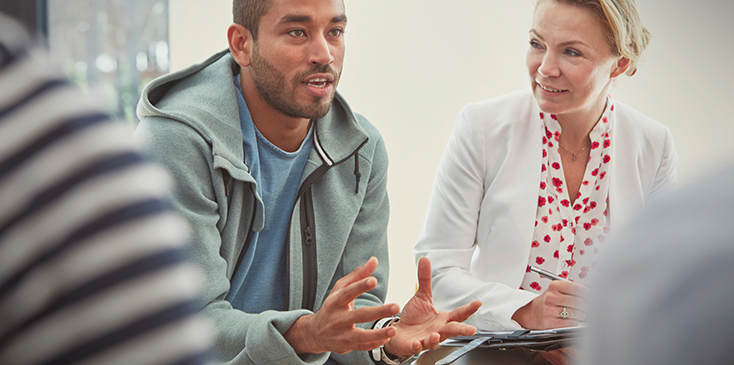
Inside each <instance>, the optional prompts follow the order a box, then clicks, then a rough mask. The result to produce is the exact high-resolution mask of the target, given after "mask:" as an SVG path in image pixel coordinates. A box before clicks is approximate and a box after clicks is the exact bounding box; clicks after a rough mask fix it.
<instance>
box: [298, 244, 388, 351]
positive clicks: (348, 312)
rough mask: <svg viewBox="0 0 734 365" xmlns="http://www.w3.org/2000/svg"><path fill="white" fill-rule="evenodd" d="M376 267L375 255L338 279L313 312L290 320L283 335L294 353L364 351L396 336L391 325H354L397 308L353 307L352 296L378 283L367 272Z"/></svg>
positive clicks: (384, 314) (372, 319) (384, 315)
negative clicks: (385, 326)
mask: <svg viewBox="0 0 734 365" xmlns="http://www.w3.org/2000/svg"><path fill="white" fill-rule="evenodd" d="M376 268H377V259H376V258H374V257H372V258H370V259H369V260H368V261H367V263H365V264H364V265H362V266H360V267H358V268H356V269H354V271H352V272H351V273H350V274H349V275H347V276H345V277H343V278H341V279H339V280H338V281H337V282H336V284H335V285H334V288H332V290H331V293H330V294H329V296H328V297H327V298H326V300H325V301H324V305H323V306H322V307H321V308H320V309H319V310H318V311H317V312H316V313H314V314H309V315H305V316H302V317H300V318H298V319H297V320H296V322H294V323H293V325H292V326H291V328H290V329H289V330H288V331H287V332H286V333H285V336H284V337H285V339H286V341H288V343H289V344H290V345H291V347H293V349H294V350H295V351H296V353H299V354H300V353H322V352H327V351H331V352H336V353H339V354H343V353H347V352H350V351H355V350H361V351H367V350H371V349H373V348H376V347H380V346H382V345H383V344H385V343H386V342H387V341H389V340H390V338H391V337H393V336H395V334H396V332H397V331H396V329H395V328H392V327H388V328H382V329H379V330H365V329H362V328H359V327H355V326H354V324H355V323H363V322H372V321H376V320H378V319H380V318H384V317H390V316H394V315H396V314H397V313H398V312H399V311H400V307H399V306H398V305H397V304H386V305H382V306H379V307H364V308H359V309H354V300H355V299H357V297H359V296H360V295H361V294H362V293H364V292H367V291H370V290H372V289H374V288H375V287H376V286H377V279H375V278H374V277H371V276H370V275H371V274H372V272H374V271H375V269H376Z"/></svg>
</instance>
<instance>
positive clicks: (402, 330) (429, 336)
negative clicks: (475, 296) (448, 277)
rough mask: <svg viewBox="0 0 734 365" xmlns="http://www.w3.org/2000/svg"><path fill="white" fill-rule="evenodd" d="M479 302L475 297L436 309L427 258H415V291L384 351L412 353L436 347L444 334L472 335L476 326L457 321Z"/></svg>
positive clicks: (446, 335) (470, 311)
mask: <svg viewBox="0 0 734 365" xmlns="http://www.w3.org/2000/svg"><path fill="white" fill-rule="evenodd" d="M481 306H482V302H480V301H479V300H475V301H473V302H471V303H469V304H467V305H465V306H462V307H459V308H457V309H454V310H453V311H451V312H439V311H438V310H437V309H436V308H435V307H434V306H433V293H432V291H431V262H430V261H429V260H428V258H426V257H423V258H421V259H420V261H418V291H417V292H416V293H415V295H414V296H413V298H411V299H410V301H408V303H407V304H406V305H405V308H404V309H403V313H402V314H401V315H400V321H398V322H397V324H396V325H395V328H397V330H398V331H397V334H396V335H395V337H393V338H392V339H390V342H388V343H387V344H386V345H385V351H386V352H388V353H390V354H392V355H395V356H407V355H413V354H418V353H420V352H421V351H423V350H433V349H436V348H437V347H438V344H439V343H440V342H441V341H443V340H445V339H447V338H450V337H455V336H460V335H462V336H469V335H473V334H474V333H476V331H477V329H476V328H475V327H474V326H470V325H466V324H463V323H461V322H463V321H465V320H466V319H467V318H469V316H471V315H472V314H474V312H476V311H477V310H478V309H479V307H481Z"/></svg>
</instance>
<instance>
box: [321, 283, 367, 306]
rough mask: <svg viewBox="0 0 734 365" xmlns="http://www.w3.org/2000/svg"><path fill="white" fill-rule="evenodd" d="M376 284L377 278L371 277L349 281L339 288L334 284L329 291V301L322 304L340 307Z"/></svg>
mask: <svg viewBox="0 0 734 365" xmlns="http://www.w3.org/2000/svg"><path fill="white" fill-rule="evenodd" d="M376 286H377V279H375V278H373V277H368V278H364V279H362V280H359V281H357V282H354V283H351V284H349V285H347V286H345V287H343V288H341V289H340V290H336V285H335V286H334V289H333V290H332V291H331V294H329V298H331V301H330V303H329V304H324V306H329V307H332V306H336V307H342V306H346V305H349V304H350V303H351V302H353V301H354V300H355V299H357V297H358V296H360V295H362V293H364V292H367V291H370V290H372V289H374V288H375V287H376Z"/></svg>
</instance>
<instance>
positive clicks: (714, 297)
mask: <svg viewBox="0 0 734 365" xmlns="http://www.w3.org/2000/svg"><path fill="white" fill-rule="evenodd" d="M732 181H734V166H730V167H728V168H727V169H725V170H721V171H719V172H717V173H714V174H712V175H710V176H708V177H706V178H703V179H701V180H700V181H697V182H695V183H693V184H691V185H688V186H686V187H685V188H682V189H680V190H679V191H676V192H674V193H671V194H667V195H666V196H665V197H664V198H661V199H659V201H655V202H654V203H653V204H650V206H649V207H648V208H646V209H645V211H644V213H643V214H642V215H641V216H639V217H637V218H636V219H635V220H634V223H633V224H631V225H630V226H629V227H628V229H627V230H625V232H620V234H619V235H616V236H615V237H614V239H613V243H614V245H613V247H610V248H609V250H608V251H607V252H606V253H605V255H604V256H603V257H602V258H601V260H600V261H599V267H598V272H597V276H596V278H595V279H594V284H593V286H592V287H591V293H590V295H589V315H588V328H587V333H586V334H585V336H584V338H583V339H582V341H581V346H580V351H581V354H582V355H581V361H580V362H579V363H580V364H597V365H604V364H629V365H634V364H645V365H657V364H660V365H662V364H676V365H683V364H688V365H694V364H695V365H709V364H711V365H714V364H730V363H731V362H732V360H731V350H730V347H729V346H731V341H732V339H734V311H732V307H734V273H733V272H732V264H731V263H732V262H733V261H734V238H732V237H734V225H732V222H731V220H732V218H734V190H732V189H731V182H732ZM630 252H634V255H631V254H630Z"/></svg>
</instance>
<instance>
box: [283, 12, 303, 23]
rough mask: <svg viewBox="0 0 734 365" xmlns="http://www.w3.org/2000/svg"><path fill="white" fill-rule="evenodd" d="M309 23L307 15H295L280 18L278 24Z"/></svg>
mask: <svg viewBox="0 0 734 365" xmlns="http://www.w3.org/2000/svg"><path fill="white" fill-rule="evenodd" d="M310 21H311V17H310V16H308V15H295V14H286V15H284V16H283V17H282V18H280V22H279V23H280V24H288V23H308V22H310Z"/></svg>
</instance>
